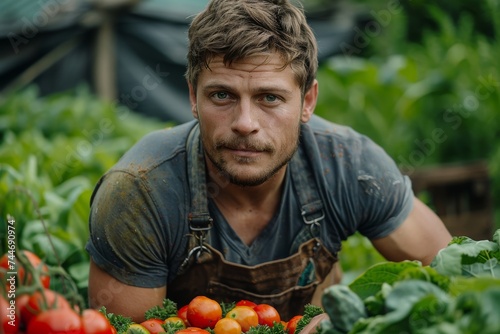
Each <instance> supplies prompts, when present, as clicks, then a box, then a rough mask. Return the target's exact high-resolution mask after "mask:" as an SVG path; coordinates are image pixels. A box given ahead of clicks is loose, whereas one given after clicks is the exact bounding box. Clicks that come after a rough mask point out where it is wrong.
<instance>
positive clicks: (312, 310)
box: [295, 304, 325, 333]
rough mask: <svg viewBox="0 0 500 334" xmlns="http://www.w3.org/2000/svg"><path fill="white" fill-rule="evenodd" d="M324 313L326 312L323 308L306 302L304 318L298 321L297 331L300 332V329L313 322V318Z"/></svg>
mask: <svg viewBox="0 0 500 334" xmlns="http://www.w3.org/2000/svg"><path fill="white" fill-rule="evenodd" d="M323 313H325V311H324V310H323V308H321V307H319V306H316V305H313V304H306V305H305V306H304V313H303V315H302V318H300V320H299V321H298V322H297V327H295V332H296V333H300V331H301V330H302V329H304V327H305V326H307V325H308V324H309V323H310V322H311V320H312V318H314V317H315V316H317V315H320V314H323Z"/></svg>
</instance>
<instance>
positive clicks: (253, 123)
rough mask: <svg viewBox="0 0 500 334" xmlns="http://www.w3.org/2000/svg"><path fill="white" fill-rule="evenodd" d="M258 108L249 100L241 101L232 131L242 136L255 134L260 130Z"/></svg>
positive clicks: (236, 110)
mask: <svg viewBox="0 0 500 334" xmlns="http://www.w3.org/2000/svg"><path fill="white" fill-rule="evenodd" d="M258 117H259V113H258V107H257V106H255V105H254V104H253V103H252V101H251V100H249V99H241V100H240V101H239V103H238V104H237V105H236V107H235V110H234V118H233V122H232V124H231V130H233V131H234V132H237V133H238V134H240V135H242V136H247V135H249V134H252V133H255V132H257V131H258V129H259V121H258Z"/></svg>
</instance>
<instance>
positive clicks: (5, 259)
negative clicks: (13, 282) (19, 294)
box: [0, 250, 50, 289]
mask: <svg viewBox="0 0 500 334" xmlns="http://www.w3.org/2000/svg"><path fill="white" fill-rule="evenodd" d="M22 252H23V254H24V255H25V256H26V258H27V259H28V261H29V262H30V263H31V265H32V266H33V267H34V268H35V270H39V268H40V267H41V268H42V269H41V271H42V274H41V275H40V281H41V283H42V285H43V287H44V288H46V289H48V288H49V287H50V276H49V274H48V272H49V268H48V267H47V266H46V265H45V264H44V263H43V262H42V260H41V259H40V258H39V257H38V256H37V255H36V254H34V253H32V252H30V251H27V250H23V251H22ZM10 265H12V261H9V255H8V253H5V254H4V255H3V256H2V258H0V268H3V269H5V270H6V271H13V270H11V268H9V266H10ZM14 266H15V270H16V271H17V277H18V279H19V281H18V282H17V284H18V286H21V285H30V284H31V283H32V279H33V278H32V277H31V274H28V275H27V276H26V270H25V268H24V267H23V266H21V263H19V260H18V259H17V258H16V260H15V264H14ZM25 276H26V277H25ZM0 278H2V282H4V275H2V274H0Z"/></svg>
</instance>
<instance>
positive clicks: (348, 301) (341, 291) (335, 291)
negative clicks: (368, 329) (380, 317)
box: [321, 284, 367, 333]
mask: <svg viewBox="0 0 500 334" xmlns="http://www.w3.org/2000/svg"><path fill="white" fill-rule="evenodd" d="M321 303H322V305H323V307H324V308H325V312H326V313H327V314H328V316H329V317H330V321H331V322H332V325H333V329H334V330H336V331H338V332H339V333H348V332H349V331H350V330H351V329H352V327H353V326H354V324H355V323H356V322H357V321H358V320H359V319H361V318H365V317H366V316H367V314H366V310H365V306H364V304H363V301H362V300H361V298H360V297H359V296H358V295H357V294H356V293H354V292H353V291H352V290H351V289H350V288H349V287H348V286H345V285H340V284H338V285H332V286H330V287H328V288H326V289H325V290H324V292H323V296H322V297H321Z"/></svg>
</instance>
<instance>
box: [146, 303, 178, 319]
mask: <svg viewBox="0 0 500 334" xmlns="http://www.w3.org/2000/svg"><path fill="white" fill-rule="evenodd" d="M176 315H177V304H176V303H175V302H174V301H172V300H170V299H168V298H165V299H163V303H162V305H161V306H159V305H156V306H153V307H151V308H150V309H149V310H147V311H146V312H145V314H144V316H145V318H146V320H148V319H162V320H165V319H167V318H168V317H174V316H176Z"/></svg>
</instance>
